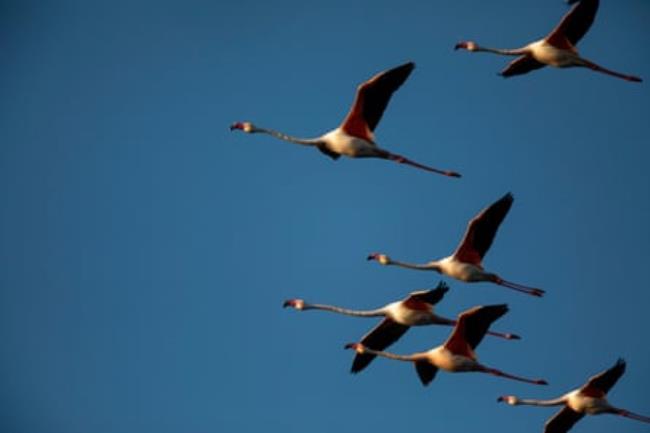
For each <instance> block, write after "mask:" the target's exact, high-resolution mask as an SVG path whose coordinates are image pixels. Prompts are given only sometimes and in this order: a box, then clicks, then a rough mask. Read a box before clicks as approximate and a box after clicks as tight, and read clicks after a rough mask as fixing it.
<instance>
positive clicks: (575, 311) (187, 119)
mask: <svg viewBox="0 0 650 433" xmlns="http://www.w3.org/2000/svg"><path fill="white" fill-rule="evenodd" d="M601 3H602V4H601V8H600V11H599V15H598V16H597V19H596V22H595V24H594V26H593V27H592V29H591V31H590V33H589V34H587V36H586V37H585V38H584V40H583V41H582V43H581V44H580V48H581V52H582V53H583V54H584V55H585V56H586V57H587V58H590V59H592V60H594V61H596V62H599V63H601V64H602V65H604V66H607V67H611V68H612V69H617V70H621V71H622V72H627V73H631V74H637V75H640V76H642V77H644V78H646V79H650V56H649V55H648V53H649V52H648V46H650V28H649V27H648V23H649V22H650V4H649V3H648V2H647V1H646V0H626V1H614V0H602V2H601ZM566 10H567V8H566V6H565V4H563V2H562V1H560V0H535V1H532V0H525V1H514V0H503V1H499V2H486V1H482V0H457V1H444V2H443V1H420V0H417V1H415V0H403V1H400V2H389V1H358V2H351V1H343V0H340V1H339V0H329V1H327V2H309V1H295V0H278V1H273V2H262V1H245V0H242V1H238V2H234V1H233V2H219V1H217V2H214V1H198V0H195V1H192V0H190V1H182V2H181V1H176V2H170V1H161V2H142V1H128V2H126V1H118V2H89V1H67V0H61V1H57V2H53V1H51V2H35V1H11V0H9V1H4V2H2V3H1V4H0V52H1V53H2V55H1V57H2V68H1V71H0V206H1V207H2V208H1V212H0V239H1V242H0V261H1V263H2V265H1V266H0V342H1V343H0V427H2V428H1V430H2V431H5V432H8V433H35V432H38V433H89V432H92V433H130V432H159V433H166V432H169V433H172V432H174V433H176V432H178V433H185V432H196V433H203V432H218V431H221V432H226V431H237V432H242V433H246V432H251V433H252V432H260V431H269V432H275V431H277V432H305V431H307V432H313V433H320V432H332V431H339V432H344V433H348V432H350V433H351V432H382V433H383V432H386V433H388V432H396V431H403V432H415V431H419V432H422V431H425V432H434V433H435V432H440V433H443V432H444V433H471V432H485V431H499V432H501V433H511V432H521V431H527V432H535V431H539V432H541V431H542V426H543V423H544V421H545V420H546V419H547V418H548V417H549V416H551V415H552V414H553V413H554V412H555V409H543V408H526V407H520V408H512V407H507V406H503V405H498V404H497V403H496V397H497V396H499V395H502V394H517V395H521V396H526V397H536V398H547V397H554V396H556V395H559V394H561V393H564V392H565V391H567V390H569V389H571V388H572V387H576V386H578V385H580V384H582V383H583V381H584V380H585V379H586V378H587V377H588V376H590V375H592V374H594V373H596V372H598V371H600V370H602V369H604V368H606V367H609V366H610V365H612V364H613V363H614V362H615V360H616V358H618V357H619V356H622V357H625V359H626V360H627V361H628V371H627V373H626V375H625V376H624V377H623V379H622V380H621V381H620V382H619V384H618V385H617V386H616V388H614V390H613V391H612V393H611V394H610V397H611V400H612V402H614V403H616V404H618V405H620V406H623V407H626V408H628V409H631V410H634V411H637V412H640V413H645V414H646V415H650V398H648V394H647V390H648V389H650V369H649V368H648V366H649V365H650V349H648V345H647V329H648V325H647V317H646V316H645V315H646V314H647V307H648V304H649V303H650V294H649V290H648V280H647V278H648V261H649V260H650V250H649V249H648V243H649V242H650V229H649V228H648V221H649V220H650V175H649V174H648V168H647V167H648V160H649V159H650V150H649V148H648V137H649V136H650V122H649V121H648V119H650V87H648V85H649V84H650V83H648V82H645V83H643V84H640V85H639V84H632V83H627V82H624V81H621V80H617V79H614V78H611V77H608V76H604V75H600V74H596V73H593V72H590V71H587V70H578V69H575V70H556V69H544V70H540V71H537V72H535V73H531V74H529V75H527V76H523V77H517V78H512V79H509V80H504V79H502V78H500V77H498V76H497V75H496V73H497V72H498V71H499V70H501V68H502V67H503V66H504V65H505V64H506V63H507V61H508V60H509V59H506V58H502V57H497V56H491V55H487V54H486V55H479V54H470V53H467V52H454V51H453V49H452V48H453V46H454V44H455V43H456V42H458V41H459V40H461V39H474V40H476V41H478V42H480V43H484V44H486V45H493V46H503V47H517V46H519V45H523V44H524V43H526V42H528V41H532V40H534V39H537V38H539V37H541V36H543V35H545V34H546V33H547V32H548V31H549V30H550V29H551V28H552V27H553V26H554V25H555V24H556V22H557V21H558V20H559V18H560V17H561V16H562V14H564V12H565V11H566ZM408 60H413V61H415V62H416V64H417V67H416V69H415V71H414V73H413V74H412V75H411V77H410V78H409V80H408V81H407V82H406V84H405V85H404V86H403V87H402V89H400V90H399V92H398V93H396V94H395V96H394V98H393V100H392V102H391V105H390V106H389V108H388V110H387V112H386V114H385V116H384V118H383V120H382V123H381V124H380V126H379V128H378V129H377V131H376V132H377V141H378V142H379V143H380V144H381V145H383V146H385V147H386V148H388V149H391V150H394V151H396V152H399V153H402V154H404V155H406V156H408V157H411V158H413V159H416V160H419V161H421V162H423V163H430V164H431V165H434V166H438V167H442V168H447V169H454V170H458V171H460V172H462V173H463V174H464V177H463V178H462V179H460V180H457V179H448V178H443V177H441V176H437V175H433V174H429V173H425V172H420V171H418V170H415V169H412V168H407V167H404V166H399V165H397V164H393V163H390V162H386V161H378V160H350V159H346V158H341V160H339V161H337V162H334V161H331V160H330V159H329V158H327V157H325V156H324V155H322V154H320V153H319V152H317V151H316V150H314V149H305V148H301V147H298V146H294V145H291V144H288V143H283V142H279V141H275V140H273V139H272V138H270V137H265V136H248V135H244V134H241V133H231V132H230V131H229V130H228V126H229V124H230V123H231V122H233V121H236V120H251V121H254V122H256V123H257V124H259V125H260V126H266V127H271V128H276V129H279V130H282V131H285V132H287V133H290V134H295V135H301V136H316V135H320V134H321V133H323V132H326V131H327V130H329V129H332V128H334V127H336V126H337V125H338V123H339V122H340V120H341V119H342V118H343V116H344V115H345V113H346V112H347V110H348V108H349V105H350V103H351V101H352V98H353V96H354V90H355V88H356V86H357V84H359V83H360V82H362V81H364V80H365V79H367V78H369V77H370V76H372V75H373V74H375V73H377V72H379V71H381V70H384V69H387V68H389V67H392V66H396V65H398V64H400V63H403V62H405V61H408ZM507 191H512V192H513V194H514V195H515V203H514V206H513V208H512V210H511V212H510V214H509V215H508V217H507V219H506V221H505V223H504V224H503V226H502V227H501V230H500V232H499V234H498V236H497V239H496V241H495V243H494V245H493V247H492V250H491V251H490V253H489V254H488V256H487V259H486V261H485V265H486V267H487V268H488V269H493V270H494V271H497V272H499V273H501V274H502V275H503V276H504V277H506V278H508V279H510V280H513V281H516V282H520V283H522V284H529V285H533V286H537V287H541V288H544V289H546V290H547V296H546V297H545V298H543V299H537V298H532V297H528V296H524V295H520V294H517V293H514V292H510V291H508V290H506V289H502V288H499V287H497V286H493V285H489V284H463V283H460V282H454V281H450V280H447V281H448V282H449V284H450V286H451V290H450V292H449V293H448V295H447V297H446V298H445V300H444V302H442V303H441V304H440V305H439V308H438V310H437V311H438V312H439V313H440V314H443V315H446V316H453V315H455V314H456V313H458V312H460V311H462V310H464V309H466V308H469V307H472V306H474V305H479V304H493V303H504V302H506V303H508V304H509V305H510V307H511V311H510V313H509V314H508V315H506V316H505V317H503V318H502V319H501V320H499V321H498V322H497V323H496V325H495V328H496V329H498V330H503V331H509V332H516V333H519V334H521V335H522V336H523V338H524V339H523V340H521V341H519V342H508V341H500V340H498V339H494V338H486V339H485V340H484V341H483V343H482V345H481V346H480V347H479V350H478V354H479V357H480V359H481V360H482V361H483V362H484V363H486V364H488V365H492V366H494V367H498V368H502V369H504V370H506V371H510V372H512V373H515V374H521V375H528V376H532V377H544V378H546V379H547V380H548V381H549V382H550V385H549V386H548V387H535V386H532V385H526V384H519V383H516V382H511V381H507V380H502V379H498V378H495V377H490V376H487V375H479V374H455V375H452V374H449V373H444V372H441V373H440V374H439V375H438V377H437V378H436V380H435V381H434V382H433V383H432V384H431V386H429V387H427V388H424V387H422V386H421V385H420V383H419V381H418V379H417V377H416V375H415V372H414V369H413V367H412V366H410V365H408V364H402V363H396V362H391V361H388V360H377V361H376V362H375V363H374V364H373V365H371V367H370V368H369V369H368V370H367V371H365V372H363V373H362V374H360V375H358V376H353V375H351V374H349V373H348V370H349V367H350V362H351V358H352V353H350V352H348V351H344V350H343V345H344V344H345V343H347V342H351V341H355V340H358V339H359V338H360V336H361V335H363V334H364V333H365V332H366V331H367V330H368V329H369V328H370V327H372V326H373V325H374V320H364V319H354V318H348V317H341V316H335V315H332V314H327V313H321V312H305V313H299V312H296V311H289V310H283V309H282V308H281V305H282V302H283V300H285V299H286V298H291V297H303V298H305V299H306V300H308V301H312V302H321V303H332V304H338V305H342V306H348V307H352V308H371V307H377V306H380V305H383V304H384V303H387V302H390V301H392V300H395V299H398V298H401V297H402V296H404V295H405V294H406V293H408V292H409V291H411V290H414V289H418V288H430V287H434V286H435V285H436V284H437V282H438V281H439V277H438V275H436V274H433V273H424V272H420V273H418V272H414V271H408V270H403V269H395V268H382V267H380V266H379V265H378V264H377V263H369V262H366V260H365V257H366V255H367V254H368V253H369V252H372V251H381V252H385V253H388V254H391V255H392V256H394V257H396V258H402V259H404V260H409V261H425V260H428V259H434V258H439V257H442V256H445V255H447V254H449V253H451V252H452V251H453V249H454V248H455V246H456V243H457V242H458V240H459V239H460V237H461V236H462V234H463V232H464V230H465V224H466V222H467V221H468V220H469V218H471V217H472V216H473V215H474V214H475V213H476V212H477V211H478V210H480V209H481V208H483V207H484V206H485V205H487V204H489V203H491V202H492V201H494V200H495V199H497V198H498V197H500V196H502V195H503V194H504V193H505V192H507ZM448 332H449V329H448V328H444V327H427V328H420V329H415V330H413V331H411V332H410V333H409V334H407V335H406V336H405V337H404V338H403V339H402V340H400V341H399V342H398V344H396V345H394V346H393V347H392V349H393V350H394V351H395V352H398V353H410V352H415V351H421V350H425V349H428V348H430V347H433V346H436V345H438V344H440V343H441V342H443V341H444V339H446V337H447V335H448ZM615 430H616V431H626V432H630V433H632V432H642V431H648V426H647V425H644V424H641V423H635V422H633V421H630V420H625V419H618V418H617V417H611V416H609V417H608V416H602V417H592V418H590V419H586V420H584V421H582V422H581V423H580V424H578V425H577V426H576V428H575V431H576V432H587V431H589V432H593V433H599V432H601V433H605V432H611V431H615Z"/></svg>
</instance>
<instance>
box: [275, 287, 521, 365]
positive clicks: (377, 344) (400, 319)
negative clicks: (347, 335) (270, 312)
mask: <svg viewBox="0 0 650 433" xmlns="http://www.w3.org/2000/svg"><path fill="white" fill-rule="evenodd" d="M448 290H449V287H448V286H447V285H446V284H445V283H443V282H441V283H439V284H438V286H437V287H436V288H435V289H432V290H421V291H417V292H411V293H410V294H409V295H408V296H407V297H406V298H404V299H402V300H399V301H396V302H392V303H390V304H388V305H385V306H383V307H381V308H377V309H375V310H349V309H347V308H341V307H337V306H333V305H323V304H308V303H307V302H305V301H304V300H302V299H289V300H288V301H285V302H284V305H283V306H284V307H285V308H286V307H292V308H295V309H296V310H300V311H302V310H324V311H331V312H334V313H339V314H345V315H348V316H356V317H383V318H384V319H383V320H382V321H381V322H379V324H378V325H377V326H375V327H374V328H373V329H372V330H371V331H370V332H368V333H367V334H366V335H365V336H364V337H363V338H362V339H361V344H363V345H364V346H366V347H368V348H370V349H374V350H384V349H386V348H387V347H388V346H390V345H391V344H393V343H395V342H396V341H397V340H399V338H400V337H401V336H402V335H404V334H405V333H406V331H408V330H409V328H410V327H411V326H425V325H448V326H454V325H456V321H455V320H450V319H447V318H444V317H441V316H438V315H436V314H435V313H434V312H433V306H434V305H436V304H437V303H438V302H440V301H441V300H442V298H443V297H444V296H445V293H447V291H448ZM487 333H488V334H490V335H493V336H496V337H501V338H505V339H508V340H518V339H520V338H521V337H519V336H518V335H515V334H503V333H499V332H492V331H488V332H487ZM374 358H375V356H374V355H371V354H369V353H363V354H360V353H358V354H357V355H356V356H355V358H354V361H353V362H352V368H351V372H352V373H359V372H360V371H362V370H363V369H364V368H366V366H368V364H370V362H372V360H373V359H374Z"/></svg>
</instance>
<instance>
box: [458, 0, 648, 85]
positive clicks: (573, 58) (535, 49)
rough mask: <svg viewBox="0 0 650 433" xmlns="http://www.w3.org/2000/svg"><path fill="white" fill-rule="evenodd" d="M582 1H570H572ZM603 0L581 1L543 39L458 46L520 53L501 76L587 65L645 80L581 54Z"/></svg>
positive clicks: (616, 75) (472, 50)
mask: <svg viewBox="0 0 650 433" xmlns="http://www.w3.org/2000/svg"><path fill="white" fill-rule="evenodd" d="M578 1H579V0H569V1H568V3H569V4H573V3H576V2H578ZM598 4H599V0H581V1H580V2H579V3H578V4H577V5H575V6H573V8H571V10H570V11H569V12H568V13H567V14H566V15H565V16H564V18H562V21H560V24H558V25H557V27H555V29H553V31H552V32H551V33H549V34H548V36H546V37H545V38H543V39H540V40H538V41H535V42H532V43H530V44H528V45H526V46H524V47H522V48H517V49H498V48H486V47H482V46H479V45H478V44H477V43H476V42H473V41H462V42H459V43H458V44H456V46H455V49H457V50H458V49H461V48H462V49H465V50H467V51H471V52H479V51H483V52H488V53H494V54H501V55H504V56H518V58H517V59H515V60H514V61H512V62H511V63H510V64H509V65H508V66H507V67H506V68H505V69H504V70H503V71H501V73H500V75H502V76H503V77H506V78H507V77H511V76H513V75H521V74H526V73H528V72H530V71H534V70H535V69H539V68H543V67H544V66H555V67H558V68H568V67H574V66H578V67H585V68H589V69H591V70H593V71H596V72H602V73H604V74H608V75H611V76H614V77H617V78H622V79H623V80H627V81H632V82H637V83H640V82H641V81H642V80H641V78H639V77H636V76H634V75H626V74H622V73H620V72H615V71H612V70H610V69H606V68H603V67H602V66H599V65H597V64H595V63H594V62H592V61H590V60H587V59H585V58H583V57H581V56H580V55H579V54H578V50H577V49H576V44H577V43H578V42H579V41H580V39H582V37H583V36H584V35H585V33H587V31H588V30H589V27H591V24H592V23H593V22H594V18H595V16H596V12H597V10H598Z"/></svg>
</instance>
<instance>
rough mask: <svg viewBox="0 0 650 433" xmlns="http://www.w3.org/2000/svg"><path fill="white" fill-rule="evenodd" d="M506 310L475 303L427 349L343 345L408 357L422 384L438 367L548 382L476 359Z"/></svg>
mask: <svg viewBox="0 0 650 433" xmlns="http://www.w3.org/2000/svg"><path fill="white" fill-rule="evenodd" d="M507 312H508V306H507V305H505V304H501V305H488V306H485V307H481V306H479V307H474V308H471V309H469V310H467V311H465V312H463V313H461V314H460V315H459V317H458V322H457V323H456V325H455V326H454V330H453V331H452V333H451V336H450V337H449V338H448V339H447V341H446V342H445V343H444V344H443V345H441V346H438V347H435V348H433V349H431V350H429V351H427V352H420V353H414V354H412V355H396V354H394V353H389V352H382V351H378V350H373V349H371V348H369V347H367V346H365V345H364V344H362V343H349V344H346V345H345V348H346V349H353V350H354V351H356V352H357V353H358V354H362V355H364V354H370V355H376V356H382V357H384V358H389V359H395V360H398V361H408V362H413V363H414V364H415V370H416V372H417V374H418V377H419V378H420V381H421V382H422V384H423V385H424V386H427V385H428V384H429V383H431V381H432V380H433V379H434V377H435V376H436V373H437V372H438V369H442V370H445V371H449V372H452V373H460V372H473V371H474V372H480V373H488V374H492V375H494V376H498V377H503V378H506V379H512V380H517V381H520V382H526V383H531V384H534V385H547V382H546V381H545V380H543V379H527V378H524V377H521V376H515V375H512V374H508V373H504V372H503V371H501V370H497V369H496V368H492V367H487V366H485V365H483V364H481V363H479V362H478V359H477V357H476V353H474V349H476V346H478V345H479V343H480V342H481V340H482V339H483V337H484V336H485V334H486V332H487V330H488V328H489V327H490V325H491V324H492V322H494V321H495V320H497V319H498V318H499V317H501V316H503V315H504V314H506V313H507Z"/></svg>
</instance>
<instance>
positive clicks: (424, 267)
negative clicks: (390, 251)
mask: <svg viewBox="0 0 650 433" xmlns="http://www.w3.org/2000/svg"><path fill="white" fill-rule="evenodd" d="M387 265H393V266H399V267H400V268H407V269H416V270H418V271H437V272H440V265H439V264H438V262H435V261H433V262H429V263H421V264H418V263H405V262H400V261H397V260H392V259H391V260H390V261H389V262H388V263H387Z"/></svg>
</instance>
